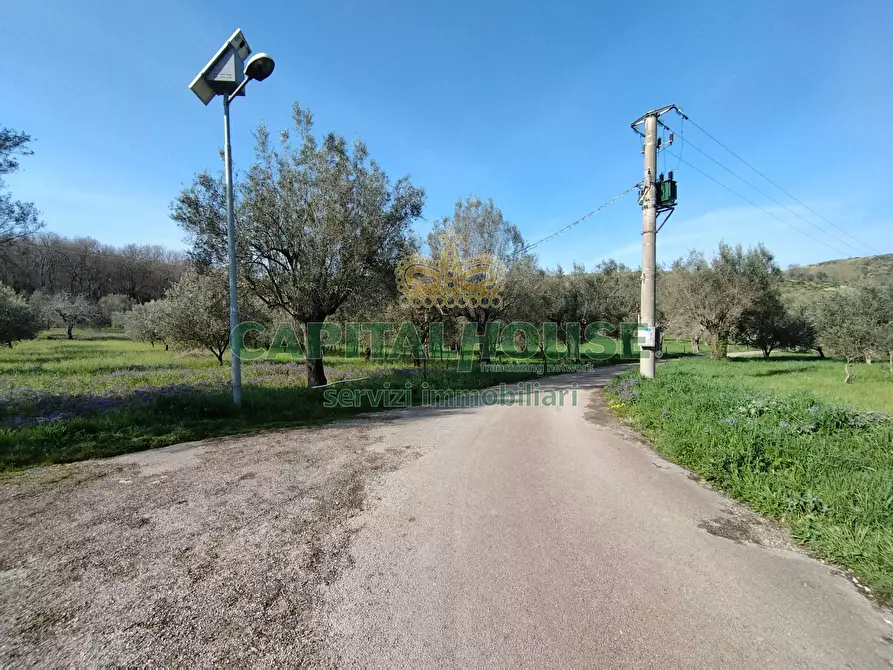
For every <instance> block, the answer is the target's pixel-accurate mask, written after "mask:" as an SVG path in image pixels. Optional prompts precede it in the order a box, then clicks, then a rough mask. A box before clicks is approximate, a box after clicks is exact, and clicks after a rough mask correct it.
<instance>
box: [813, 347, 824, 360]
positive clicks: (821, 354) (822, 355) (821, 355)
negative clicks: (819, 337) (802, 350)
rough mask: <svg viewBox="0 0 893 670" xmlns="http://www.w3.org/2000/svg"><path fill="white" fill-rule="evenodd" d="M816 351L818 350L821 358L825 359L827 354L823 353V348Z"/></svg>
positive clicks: (817, 348)
mask: <svg viewBox="0 0 893 670" xmlns="http://www.w3.org/2000/svg"><path fill="white" fill-rule="evenodd" d="M815 350H816V351H817V352H819V358H824V357H825V352H824V351H822V348H821V347H816V348H815Z"/></svg>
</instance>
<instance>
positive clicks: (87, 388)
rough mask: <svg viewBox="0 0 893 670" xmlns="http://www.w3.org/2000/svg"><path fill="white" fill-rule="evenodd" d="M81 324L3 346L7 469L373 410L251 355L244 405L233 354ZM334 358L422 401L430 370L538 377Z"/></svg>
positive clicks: (370, 384)
mask: <svg viewBox="0 0 893 670" xmlns="http://www.w3.org/2000/svg"><path fill="white" fill-rule="evenodd" d="M76 335H77V337H76V339H74V340H71V341H69V340H67V339H65V338H64V337H63V336H62V333H61V331H51V332H48V333H44V334H42V335H41V337H40V338H39V339H36V340H32V341H29V342H22V343H20V344H18V345H16V346H15V347H14V348H12V349H7V348H0V469H16V468H22V467H29V466H33V465H39V464H45V463H60V462H68V461H75V460H81V459H85V458H96V457H104V456H113V455H116V454H121V453H127V452H131V451H138V450H141V449H150V448H154V447H160V446H165V445H169V444H175V443H178V442H184V441H190V440H197V439H202V438H206V437H213V436H220V435H228V434H234V433H243V432H251V431H257V430H263V429H268V428H281V427H286V426H295V425H300V424H306V423H312V422H320V421H326V420H330V419H333V418H338V417H343V416H345V415H349V414H354V413H357V412H359V411H366V410H369V409H370V407H369V406H368V403H367V404H365V405H362V406H360V407H326V406H325V405H324V403H325V398H324V392H323V391H322V390H319V389H314V390H309V389H307V388H306V372H305V370H304V366H303V363H301V364H299V363H296V362H284V361H282V362H267V361H257V362H251V363H246V364H244V365H243V369H242V370H243V371H242V376H243V396H244V397H243V404H242V407H241V408H235V407H234V406H233V404H232V399H231V391H230V368H229V365H228V360H227V365H224V366H222V367H221V366H219V365H218V363H217V361H216V359H215V358H214V357H213V356H212V355H211V354H210V353H207V352H200V351H198V352H181V351H165V349H164V347H163V346H160V345H156V346H155V347H152V346H151V345H149V344H147V343H142V342H133V341H130V340H127V339H125V338H123V337H122V336H120V335H115V334H109V333H91V332H87V331H83V332H76ZM671 355H672V354H671ZM325 360H326V374H327V376H328V380H329V382H330V383H331V382H341V381H344V380H347V382H346V383H344V384H343V385H341V384H339V386H338V387H337V388H338V389H341V388H348V389H370V390H372V389H382V388H384V387H385V385H386V384H387V385H388V386H389V387H390V388H392V389H397V388H400V389H402V388H406V385H407V384H410V385H411V387H412V388H411V389H410V390H411V391H412V393H413V403H414V404H418V401H419V399H420V394H421V384H422V382H423V381H424V382H427V383H428V385H429V387H430V388H431V389H478V388H484V387H487V386H493V385H495V384H498V383H500V382H506V383H509V382H516V381H520V380H522V379H529V378H531V377H535V376H538V375H537V373H536V372H531V371H511V372H498V373H497V372H481V370H480V369H479V368H477V367H475V369H474V370H473V371H472V372H470V373H459V372H457V371H456V363H455V358H453V361H450V360H444V361H435V362H433V363H431V364H429V365H428V366H427V368H426V369H425V370H422V369H420V368H417V367H414V366H413V364H412V361H411V360H410V359H407V360H404V361H394V362H383V361H370V362H366V361H365V360H363V359H362V358H359V359H357V358H347V357H345V356H343V355H340V356H339V355H337V354H336V355H329V354H327V355H326V359H325ZM493 362H494V363H495V362H505V361H498V360H496V359H494V361H493ZM520 362H523V361H520ZM527 362H535V363H541V362H542V361H541V360H535V359H528V361H527ZM608 362H609V361H602V362H601V363H602V364H604V363H608ZM363 378H365V379H363ZM350 380H360V381H350Z"/></svg>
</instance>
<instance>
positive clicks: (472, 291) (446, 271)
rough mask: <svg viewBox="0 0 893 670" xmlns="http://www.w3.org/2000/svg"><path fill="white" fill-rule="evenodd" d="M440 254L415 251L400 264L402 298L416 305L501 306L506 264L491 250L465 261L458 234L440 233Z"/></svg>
mask: <svg viewBox="0 0 893 670" xmlns="http://www.w3.org/2000/svg"><path fill="white" fill-rule="evenodd" d="M440 239H441V240H442V241H443V250H442V251H441V252H440V257H439V258H434V257H432V258H428V259H426V258H423V257H422V256H421V255H419V254H416V255H414V256H411V257H410V258H407V259H404V260H403V261H402V262H400V263H399V264H398V266H397V288H398V289H399V291H400V293H401V302H402V303H403V304H404V305H412V306H413V307H434V306H437V307H444V308H452V307H478V306H480V307H499V306H501V305H502V296H501V293H502V287H503V282H504V280H505V266H504V265H503V264H502V262H501V261H500V260H499V259H498V258H497V257H495V256H493V255H491V254H478V255H477V256H473V257H472V258H470V259H467V260H466V261H465V262H464V263H463V262H462V258H461V257H460V254H459V247H458V244H457V240H456V237H455V235H452V234H446V235H441V238H440Z"/></svg>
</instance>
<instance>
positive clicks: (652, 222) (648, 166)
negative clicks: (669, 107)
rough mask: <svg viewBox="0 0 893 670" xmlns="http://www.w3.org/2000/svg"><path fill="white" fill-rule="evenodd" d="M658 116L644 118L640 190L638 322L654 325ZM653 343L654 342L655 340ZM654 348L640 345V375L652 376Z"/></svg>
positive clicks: (648, 325)
mask: <svg viewBox="0 0 893 670" xmlns="http://www.w3.org/2000/svg"><path fill="white" fill-rule="evenodd" d="M657 117H658V112H656V111H655V112H649V113H648V115H647V116H646V117H645V181H643V182H642V184H643V191H642V303H641V304H642V307H641V310H640V311H641V316H640V319H639V320H640V322H641V324H642V325H645V326H647V327H648V328H651V329H653V328H654V326H655V304H656V299H655V285H654V273H655V267H656V266H657V245H656V241H657V229H656V228H657V205H658V202H659V199H658V192H657V186H656V179H655V173H656V171H657ZM654 344H655V346H656V345H657V341H656V339H655V342H654ZM654 353H655V348H654V347H651V348H648V349H646V348H643V349H642V354H641V358H640V359H639V372H640V374H641V375H642V376H643V377H654Z"/></svg>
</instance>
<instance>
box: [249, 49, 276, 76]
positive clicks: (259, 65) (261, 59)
mask: <svg viewBox="0 0 893 670" xmlns="http://www.w3.org/2000/svg"><path fill="white" fill-rule="evenodd" d="M275 67H276V63H274V62H273V59H272V58H270V56H269V55H267V54H265V53H259V54H254V55H253V56H252V57H251V58H249V59H248V62H247V63H245V76H246V77H248V78H249V79H255V80H257V81H263V80H264V79H266V78H267V77H269V76H270V75H271V74H273V68H275Z"/></svg>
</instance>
